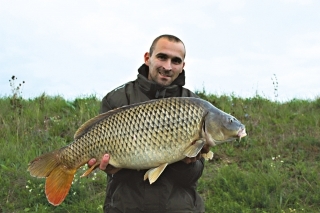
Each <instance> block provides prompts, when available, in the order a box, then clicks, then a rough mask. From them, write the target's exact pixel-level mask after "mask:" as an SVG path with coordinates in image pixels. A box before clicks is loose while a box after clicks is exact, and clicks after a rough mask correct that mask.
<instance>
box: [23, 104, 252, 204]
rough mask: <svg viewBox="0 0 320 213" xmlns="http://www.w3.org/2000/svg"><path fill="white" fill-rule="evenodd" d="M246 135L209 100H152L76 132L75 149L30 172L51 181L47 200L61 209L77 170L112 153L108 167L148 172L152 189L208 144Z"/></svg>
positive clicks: (46, 157) (49, 156) (47, 158)
mask: <svg viewBox="0 0 320 213" xmlns="http://www.w3.org/2000/svg"><path fill="white" fill-rule="evenodd" d="M244 136H246V132H245V127H244V125H243V124H241V123H240V122H239V121H238V120H237V119H236V118H234V117H233V116H231V115H229V114H227V113H225V112H223V111H221V110H219V109H218V108H216V107H214V106H213V105H212V104H210V103H209V102H207V101H205V100H202V99H199V98H165V99H159V100H152V101H147V102H143V103H139V104H133V105H129V106H124V107H121V108H118V109H115V110H111V111H109V112H106V113H104V114H100V115H98V116H96V117H94V118H92V119H90V120H89V121H87V122H86V123H84V124H83V125H82V126H81V127H80V128H79V129H78V130H77V132H76V133H75V135H74V141H73V142H72V143H71V144H69V145H67V146H65V147H63V148H61V149H59V150H56V151H53V152H50V153H46V154H43V155H41V156H39V157H37V158H35V159H34V160H33V161H31V162H30V164H29V167H28V171H30V174H31V175H32V176H35V177H46V184H45V193H46V196H47V199H48V201H49V202H50V203H51V204H52V205H59V204H60V203H61V202H62V201H63V200H64V199H65V197H66V196H67V194H68V192H69V190H70V187H71V184H72V180H73V178H74V174H75V173H76V171H77V169H78V168H80V167H81V166H82V165H84V164H86V163H87V162H88V161H89V159H91V158H96V159H97V160H99V159H101V158H102V156H103V154H105V153H109V154H110V156H111V157H110V161H109V164H111V165H112V166H114V167H116V168H128V169H149V170H148V171H147V172H146V174H145V179H149V182H150V184H152V183H153V182H154V181H156V180H157V178H158V177H159V176H160V175H161V173H162V172H163V171H164V169H165V168H166V166H167V165H168V164H171V163H174V162H176V161H179V160H182V159H184V158H185V157H195V156H197V154H198V153H199V152H200V150H201V149H202V148H203V146H204V145H209V146H214V145H217V144H220V143H223V142H226V141H231V140H234V139H236V138H241V137H244ZM99 163H100V162H99V161H98V162H97V163H96V165H95V166H92V167H91V168H90V169H88V170H87V171H86V172H85V173H84V175H83V176H86V175H88V174H90V173H91V171H92V170H93V168H95V167H96V166H97V165H99Z"/></svg>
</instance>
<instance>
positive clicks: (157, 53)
mask: <svg viewBox="0 0 320 213" xmlns="http://www.w3.org/2000/svg"><path fill="white" fill-rule="evenodd" d="M184 55H185V49H184V45H183V44H182V43H181V42H173V41H169V40H168V39H166V38H161V39H159V40H158V42H157V43H156V45H155V48H154V50H153V53H152V55H151V56H150V54H149V53H148V52H147V53H145V55H144V61H145V64H146V65H148V66H149V75H148V79H149V80H151V81H154V82H156V83H158V84H160V85H162V86H168V85H170V84H171V83H172V82H173V81H174V80H175V79H176V78H177V77H178V76H179V74H180V73H181V72H182V70H183V67H184V64H185V63H184Z"/></svg>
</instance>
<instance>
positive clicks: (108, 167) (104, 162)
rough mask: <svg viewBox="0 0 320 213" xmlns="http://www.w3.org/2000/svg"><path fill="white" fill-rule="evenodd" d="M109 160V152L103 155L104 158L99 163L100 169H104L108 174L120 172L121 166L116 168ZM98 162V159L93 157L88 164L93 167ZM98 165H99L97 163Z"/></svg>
mask: <svg viewBox="0 0 320 213" xmlns="http://www.w3.org/2000/svg"><path fill="white" fill-rule="evenodd" d="M109 160H110V156H109V154H105V155H103V156H102V159H101V161H100V164H99V169H100V170H102V171H105V172H106V173H108V174H115V173H116V172H118V171H119V170H120V169H121V168H115V167H114V166H112V165H109ZM96 162H97V160H96V159H95V158H92V159H90V160H89V161H88V166H89V167H91V166H93V165H94V164H95V163H96ZM97 166H98V165H97ZM97 166H96V167H97Z"/></svg>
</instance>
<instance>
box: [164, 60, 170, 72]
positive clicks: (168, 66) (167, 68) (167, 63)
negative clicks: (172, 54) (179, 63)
mask: <svg viewBox="0 0 320 213" xmlns="http://www.w3.org/2000/svg"><path fill="white" fill-rule="evenodd" d="M163 69H165V70H172V67H171V60H166V61H165V62H164V63H163Z"/></svg>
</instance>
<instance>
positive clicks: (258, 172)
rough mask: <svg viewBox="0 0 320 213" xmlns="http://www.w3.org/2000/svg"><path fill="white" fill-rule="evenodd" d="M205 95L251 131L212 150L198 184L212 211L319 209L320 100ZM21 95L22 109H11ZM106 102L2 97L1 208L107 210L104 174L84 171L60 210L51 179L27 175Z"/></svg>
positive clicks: (71, 210)
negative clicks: (48, 187)
mask: <svg viewBox="0 0 320 213" xmlns="http://www.w3.org/2000/svg"><path fill="white" fill-rule="evenodd" d="M198 95H199V96H200V97H201V98H203V99H206V100H208V101H210V102H211V103H213V104H214V105H215V106H217V107H218V108H220V109H222V110H223V111H225V112H228V113H231V114H233V115H235V116H236V117H237V118H238V119H239V120H240V121H242V122H243V123H244V124H245V125H246V128H247V132H248V136H247V137H245V138H243V139H241V141H240V142H232V143H227V144H222V145H219V146H216V147H214V148H212V149H211V150H212V151H213V152H214V153H215V155H214V159H213V160H212V161H209V162H207V163H206V166H205V167H206V168H205V170H204V173H203V176H202V178H201V179H200V181H199V185H198V190H199V192H200V193H201V195H202V196H203V198H204V199H205V204H206V212H209V213H211V212H219V213H223V212H228V213H229V212H237V213H238V212H244V213H245V212H256V213H258V212H261V213H262V212H320V193H319V192H320V165H319V161H320V155H319V153H320V98H317V99H315V100H312V101H311V100H297V99H294V100H291V101H288V102H285V103H279V102H277V101H275V102H273V101H270V100H268V99H265V98H263V97H260V96H256V97H252V98H239V97H234V96H224V95H222V96H216V95H214V94H206V93H205V92H198ZM14 98H18V99H19V107H13V106H12V103H13V102H12V100H13V99H14ZM17 106H18V105H17ZM99 107H100V100H97V98H96V97H95V96H90V97H84V98H77V99H75V100H74V101H67V100H65V99H63V98H62V97H59V96H56V97H50V96H47V95H45V94H42V95H41V96H39V97H37V98H34V99H29V100H25V99H22V98H19V97H18V96H16V97H14V96H10V97H2V98H0V111H1V114H0V145H1V149H0V177H1V178H0V188H1V193H0V212H102V204H103V201H104V197H105V186H106V177H105V175H104V174H103V172H98V171H97V173H95V174H92V175H90V177H88V178H81V179H79V175H77V176H76V178H75V180H74V183H73V185H72V187H71V191H70V192H69V194H68V196H67V198H66V200H65V201H64V202H63V203H62V204H61V205H60V206H58V207H54V206H52V205H50V204H49V203H48V202H47V200H46V197H45V194H44V179H37V178H33V177H31V176H30V175H29V173H28V172H27V166H28V163H29V162H30V160H32V159H33V158H35V157H36V156H38V155H40V154H42V153H45V152H48V151H52V150H54V149H57V148H60V147H62V146H65V145H67V144H69V143H70V142H72V140H73V134H74V133H75V131H76V130H77V128H78V127H79V126H80V125H81V124H82V123H84V122H85V121H86V120H88V119H89V118H92V117H93V116H95V115H97V113H98V111H99ZM84 169H86V168H84ZM79 173H83V170H81V171H79Z"/></svg>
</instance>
